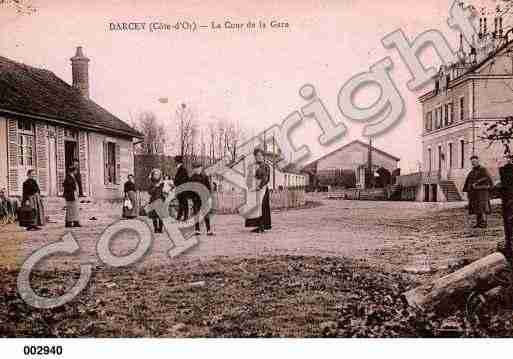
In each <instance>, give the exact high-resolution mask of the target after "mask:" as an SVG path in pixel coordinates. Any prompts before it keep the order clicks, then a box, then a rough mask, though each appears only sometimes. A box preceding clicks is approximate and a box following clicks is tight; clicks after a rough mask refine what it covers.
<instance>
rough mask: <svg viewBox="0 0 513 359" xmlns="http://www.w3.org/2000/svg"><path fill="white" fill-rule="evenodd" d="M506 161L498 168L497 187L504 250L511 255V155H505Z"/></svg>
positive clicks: (512, 226)
mask: <svg viewBox="0 0 513 359" xmlns="http://www.w3.org/2000/svg"><path fill="white" fill-rule="evenodd" d="M507 159H508V163H507V164H506V165H504V166H502V167H501V168H499V174H500V178H501V181H500V183H499V184H498V185H497V187H498V188H497V189H498V190H499V193H500V195H501V200H502V218H503V220H504V242H505V246H504V252H505V255H506V257H508V258H510V259H511V257H512V253H511V240H512V237H513V155H509V156H507Z"/></svg>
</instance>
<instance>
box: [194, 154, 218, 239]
mask: <svg viewBox="0 0 513 359" xmlns="http://www.w3.org/2000/svg"><path fill="white" fill-rule="evenodd" d="M191 182H196V183H201V184H202V185H204V186H205V187H207V189H208V192H209V194H210V195H211V193H212V190H211V187H210V180H209V179H208V177H207V175H205V173H203V167H202V165H201V164H200V163H195V164H194V165H193V169H192V176H191ZM191 197H192V203H193V207H194V215H195V216H196V215H198V213H199V211H200V208H201V198H200V196H199V195H198V194H197V193H193V194H192V196H191ZM204 220H205V226H206V227H207V236H213V235H214V233H213V232H212V230H211V229H210V215H209V213H206V214H205V218H204ZM194 228H195V233H194V234H195V235H197V236H199V235H200V224H199V220H198V221H197V222H196V224H195V225H194Z"/></svg>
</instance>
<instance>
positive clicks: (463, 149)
mask: <svg viewBox="0 0 513 359" xmlns="http://www.w3.org/2000/svg"><path fill="white" fill-rule="evenodd" d="M460 150H461V153H460V156H461V157H460V159H461V168H465V141H464V140H460Z"/></svg>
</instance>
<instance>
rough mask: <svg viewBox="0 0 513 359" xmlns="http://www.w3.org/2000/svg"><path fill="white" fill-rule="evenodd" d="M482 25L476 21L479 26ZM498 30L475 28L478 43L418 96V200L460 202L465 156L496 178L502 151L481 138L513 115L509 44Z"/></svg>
mask: <svg viewBox="0 0 513 359" xmlns="http://www.w3.org/2000/svg"><path fill="white" fill-rule="evenodd" d="M481 23H482V21H481ZM507 35H508V34H505V35H504V36H502V31H498V30H497V28H496V29H495V32H494V33H492V34H489V33H487V32H486V27H485V28H483V27H482V28H481V30H480V33H479V39H478V41H477V42H476V43H475V44H474V45H473V46H472V47H471V48H470V50H469V52H468V53H465V52H464V49H463V41H462V38H461V37H460V49H459V59H460V60H459V61H458V62H457V63H454V64H452V65H450V66H442V67H441V68H440V71H439V74H438V76H437V78H436V82H435V86H434V89H433V90H432V91H429V92H428V93H426V94H424V95H422V96H421V97H420V98H419V101H420V103H421V105H422V118H423V132H422V151H423V154H422V155H423V168H422V175H421V176H419V179H420V180H421V186H420V187H419V191H418V193H417V195H416V199H417V200H420V201H447V200H456V199H460V198H465V195H464V194H463V193H462V189H463V185H464V181H465V177H466V175H467V174H468V173H469V171H470V170H471V163H470V157H471V155H473V154H476V155H478V156H479V158H480V160H481V163H482V164H483V165H484V166H485V167H487V168H488V169H489V170H490V173H491V175H492V176H493V177H495V178H497V177H498V167H499V166H500V164H501V162H502V161H503V157H504V146H503V145H502V144H500V143H494V144H492V145H490V142H489V141H488V140H486V139H484V136H486V128H488V127H489V126H490V124H492V123H494V122H497V120H501V119H504V118H505V117H508V116H511V115H513V57H512V54H513V52H512V48H513V43H512V42H511V41H508V38H507Z"/></svg>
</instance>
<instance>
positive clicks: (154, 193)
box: [148, 168, 166, 233]
mask: <svg viewBox="0 0 513 359" xmlns="http://www.w3.org/2000/svg"><path fill="white" fill-rule="evenodd" d="M150 182H151V186H150V189H149V190H148V193H149V195H150V203H153V202H155V201H158V200H159V199H160V200H162V201H165V200H166V198H165V194H164V191H163V187H164V181H163V180H162V172H161V171H160V170H159V169H158V168H154V169H153V170H152V171H151V173H150ZM149 216H150V218H151V219H152V220H153V229H154V231H155V233H162V232H163V228H164V223H163V222H162V219H161V218H160V217H159V215H158V213H157V212H156V211H155V210H152V211H151V212H150V213H149Z"/></svg>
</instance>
